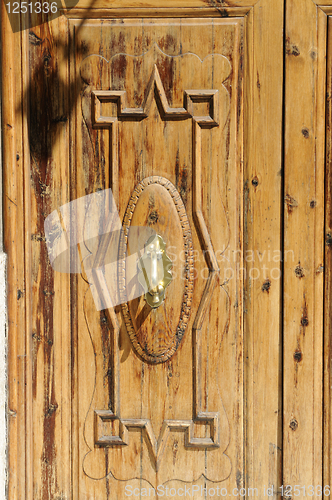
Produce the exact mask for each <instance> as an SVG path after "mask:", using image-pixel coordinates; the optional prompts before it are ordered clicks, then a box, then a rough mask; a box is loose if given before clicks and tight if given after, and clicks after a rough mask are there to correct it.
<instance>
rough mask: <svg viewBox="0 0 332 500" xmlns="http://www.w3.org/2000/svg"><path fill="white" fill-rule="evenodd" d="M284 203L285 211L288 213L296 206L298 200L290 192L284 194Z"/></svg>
mask: <svg viewBox="0 0 332 500" xmlns="http://www.w3.org/2000/svg"><path fill="white" fill-rule="evenodd" d="M285 203H286V205H287V212H288V213H289V214H291V213H292V212H293V210H294V208H296V207H297V206H298V202H297V201H296V199H295V198H293V197H292V196H291V195H290V194H286V196H285Z"/></svg>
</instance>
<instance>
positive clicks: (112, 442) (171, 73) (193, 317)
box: [4, 0, 283, 500]
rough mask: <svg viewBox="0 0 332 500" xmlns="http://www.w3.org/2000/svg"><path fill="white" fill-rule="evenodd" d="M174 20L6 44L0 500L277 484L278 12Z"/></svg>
mask: <svg viewBox="0 0 332 500" xmlns="http://www.w3.org/2000/svg"><path fill="white" fill-rule="evenodd" d="M122 3H123V2H122ZM178 3H179V2H169V1H165V2H138V4H137V5H136V4H135V3H132V2H125V5H123V4H120V3H119V2H115V3H114V5H112V8H109V6H108V5H106V4H105V5H104V4H103V2H99V3H98V2H97V3H96V4H94V5H93V7H92V9H91V8H90V7H91V6H88V5H86V4H84V2H82V4H78V6H76V7H73V8H72V9H67V10H66V9H65V10H64V11H63V15H61V16H60V17H58V18H56V19H54V20H52V21H49V22H48V23H44V24H39V25H36V24H38V23H35V25H34V26H33V27H32V28H31V29H30V31H29V35H28V31H22V33H21V34H19V35H20V38H19V37H18V34H17V33H16V34H11V35H10V36H9V35H8V34H7V40H9V41H8V47H7V46H5V48H4V53H5V54H7V55H8V54H12V55H15V54H17V51H18V50H19V48H20V51H21V52H20V54H21V56H20V63H19V64H20V65H19V69H17V70H16V74H20V75H21V76H20V77H21V79H20V82H21V84H20V85H21V86H20V87H19V89H18V90H19V91H18V92H17V93H16V94H15V92H14V90H15V88H18V87H17V86H18V83H17V82H16V83H15V82H14V76H12V75H11V78H12V80H9V81H8V82H6V83H5V90H4V91H5V92H8V93H12V94H11V95H12V98H13V99H14V103H15V106H16V108H15V109H21V114H20V115H19V116H20V117H21V118H20V120H21V121H17V122H16V123H19V125H20V127H19V130H18V131H17V132H15V133H16V135H15V137H14V136H10V137H9V138H8V139H7V140H8V144H9V143H10V141H12V142H11V144H12V148H14V149H15V151H16V149H18V153H17V156H18V159H17V161H21V162H22V170H17V171H16V170H15V172H16V173H15V175H16V176H17V180H16V181H15V182H16V184H15V183H14V184H15V186H16V187H17V188H18V189H19V188H20V187H21V188H22V189H23V186H24V189H23V191H24V193H25V195H24V197H22V196H21V195H19V196H18V195H17V194H16V195H15V196H14V195H13V192H11V189H12V190H14V187H13V185H12V184H11V182H10V181H8V182H7V184H8V186H9V187H8V197H9V198H10V199H13V198H12V197H13V196H14V199H15V200H16V201H15V203H16V205H18V206H20V207H24V214H25V215H24V220H23V221H21V222H19V224H21V225H22V228H23V229H24V231H25V232H24V234H25V238H24V239H23V240H19V241H18V240H17V246H16V247H15V248H16V250H15V252H18V251H19V249H20V248H21V249H24V251H25V254H24V255H25V264H24V266H23V267H22V269H21V267H20V266H18V267H15V266H13V268H10V270H9V280H10V283H16V282H18V283H23V282H24V283H26V285H25V286H24V287H23V285H19V286H21V287H22V290H23V288H24V304H23V303H21V302H19V301H18V304H16V303H15V306H12V308H11V309H10V310H9V316H10V318H13V317H15V318H18V317H21V319H22V318H23V319H22V321H24V322H25V323H24V324H25V328H26V331H27V335H26V337H24V336H23V337H22V338H21V337H20V333H19V332H18V331H17V330H16V329H15V328H16V327H15V325H16V323H15V321H14V320H11V321H12V323H10V324H11V326H10V332H11V333H10V335H12V338H18V339H20V340H19V342H18V346H19V347H17V344H15V346H14V345H13V347H12V351H10V356H12V359H15V360H16V359H17V358H16V357H15V356H17V353H24V354H23V356H25V357H26V359H25V361H24V363H23V364H20V363H19V362H18V361H15V363H16V365H15V366H17V373H18V374H20V373H21V375H18V378H20V376H23V375H22V373H23V374H24V380H25V384H26V385H25V389H24V391H23V389H22V388H21V387H19V388H18V389H17V386H16V385H15V383H16V382H15V380H16V378H15V377H14V380H12V381H11V382H10V384H11V386H10V391H11V392H10V394H11V398H12V399H11V402H10V405H11V407H15V408H21V409H20V410H17V412H18V413H16V415H15V418H16V420H14V421H13V422H11V423H10V440H11V449H12V450H14V449H16V448H17V449H18V450H19V451H20V450H24V453H20V452H19V453H18V457H16V455H15V459H14V458H13V457H10V460H11V462H10V463H11V464H13V465H12V467H13V470H16V471H17V474H18V476H19V478H20V479H19V480H18V481H17V482H16V476H14V477H12V478H11V480H10V487H9V495H10V498H34V499H35V498H36V499H37V498H38V499H46V498H49V499H51V498H52V499H53V498H54V499H55V498H75V499H80V500H81V499H89V500H90V499H97V498H98V499H112V500H113V499H121V500H122V499H123V498H126V496H134V497H136V498H141V497H144V496H149V495H150V496H151V495H152V494H153V493H152V489H155V490H156V492H157V496H160V497H162V496H166V494H168V495H170V496H173V497H175V498H179V497H181V496H183V495H184V494H185V492H186V491H189V492H190V496H191V497H192V498H196V499H198V498H212V497H213V496H216V495H218V494H219V495H220V492H221V489H222V488H223V490H222V491H223V494H225V492H227V493H226V494H227V496H229V495H231V496H234V497H239V496H243V495H242V494H241V493H240V488H251V487H255V488H258V489H260V490H261V493H262V492H263V488H265V487H272V486H274V488H277V487H278V485H279V484H280V474H281V467H280V455H279V451H278V450H279V449H280V445H281V441H280V440H281V434H280V432H279V429H280V418H281V415H280V408H281V406H280V405H281V403H280V401H281V399H280V377H281V375H280V300H279V299H280V279H279V278H280V267H281V261H280V258H279V260H278V259H276V258H274V259H273V260H272V258H271V257H270V255H271V253H272V252H274V253H273V256H274V257H275V256H276V253H275V252H279V253H278V255H280V225H281V219H280V213H281V212H280V210H281V209H280V200H281V178H280V175H279V176H278V175H277V173H278V172H279V171H280V168H281V146H280V145H281V113H282V105H281V104H282V39H281V34H282V22H283V12H282V2H279V1H278V2H276V1H274V2H269V1H267V0H262V1H261V2H260V6H259V8H258V6H254V5H248V3H247V2H245V1H242V0H237V1H234V2H230V4H231V5H227V6H225V8H220V7H218V6H216V5H214V4H215V2H210V3H209V2H201V1H199V0H197V1H196V0H195V1H192V2H189V1H184V2H183V5H178ZM255 23H256V24H255ZM254 25H255V26H256V28H255V29H254ZM269 26H273V29H269ZM6 29H8V32H9V28H6ZM28 37H29V38H28ZM17 40H18V41H19V44H18V45H17V46H16V45H15V41H17ZM267 45H268V46H269V47H270V50H271V53H272V54H273V57H272V59H271V62H270V65H269V66H267V65H266V58H264V54H263V52H262V50H263V47H265V46H267ZM6 85H7V86H6ZM10 85H11V86H12V87H11V86H10ZM15 85H16V87H15ZM13 89H14V90H13ZM13 92H14V94H13ZM8 95H9V94H8ZM10 109H12V108H10ZM10 109H9V111H6V110H5V113H7V114H8V113H9V115H8V116H9V117H10ZM12 112H13V111H12ZM4 119H7V115H6V114H5V118H4ZM8 120H9V121H8V123H10V119H9V118H8ZM272 132H273V133H272ZM13 141H14V142H13ZM15 141H16V142H15ZM20 141H21V142H20ZM14 143H15V147H14ZM17 144H21V146H17ZM27 148H28V149H27ZM14 149H12V150H10V148H9V149H8V150H7V151H9V152H8V155H9V154H10V151H13V150H14ZM27 150H29V151H30V156H29V155H28V154H27ZM6 154H7V153H6ZM8 158H9V160H8V161H10V156H8ZM21 158H22V159H21ZM266 158H269V162H266ZM261 184H262V186H265V188H264V187H262V188H261ZM10 186H11V187H10ZM15 189H16V188H15ZM264 189H266V191H265V190H264ZM271 193H272V194H271ZM271 196H272V199H270V198H271ZM6 210H7V212H6V214H7V215H6V216H7V218H8V220H12V221H14V217H15V215H14V214H13V212H12V207H10V206H8V207H7V209H6ZM45 220H46V223H45ZM13 227H15V226H11V227H8V229H7V239H8V238H16V239H17V238H18V236H17V234H16V236H15V235H14V234H12V233H11V231H12V230H13ZM20 227H21V226H20ZM267 234H268V237H267V236H266V235H267ZM268 251H271V252H270V254H268ZM15 252H14V250H12V254H10V256H9V259H15V258H16V257H15V255H16V254H15V255H14V253H15ZM10 262H11V260H10ZM14 268H15V270H14ZM15 273H16V274H15ZM15 280H16V281H15ZM13 286H14V285H13ZM14 289H15V287H14ZM19 290H21V288H19ZM10 293H11V294H12V293H13V291H12V290H11V291H10ZM22 293H23V292H22ZM19 299H20V297H19ZM272 305H273V307H272ZM20 315H21V316H20ZM257 318H259V324H258V323H257ZM16 321H17V320H16ZM267 331H268V332H269V334H268V335H267V334H266V332H267ZM15 336H16V337H15ZM17 349H18V350H17ZM17 363H18V364H17ZM267 367H268V369H269V377H268V378H267V377H266V370H267ZM20 380H21V379H20ZM15 387H16V389H15ZM15 391H16V392H15ZM22 391H23V392H22ZM266 401H268V404H266ZM22 402H24V404H23V403H22ZM20 404H21V405H22V404H23V406H21V407H20ZM21 431H22V432H23V431H24V432H25V433H26V435H27V438H26V440H24V443H23V442H20V439H19V434H20V432H21ZM32 436H33V439H32ZM15 443H16V444H15ZM15 446H16V448H15ZM22 470H23V471H25V473H24V474H23V473H22V472H21V471H22ZM166 487H167V488H168V493H167V492H166ZM158 488H159V490H158ZM149 489H150V490H149ZM243 491H244V490H242V493H243Z"/></svg>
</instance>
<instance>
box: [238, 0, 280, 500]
mask: <svg viewBox="0 0 332 500" xmlns="http://www.w3.org/2000/svg"><path fill="white" fill-rule="evenodd" d="M282 30H283V2H281V1H280V2H276V1H274V0H272V1H270V0H268V1H264V2H260V3H258V4H256V6H255V7H254V8H253V10H251V11H250V13H249V14H248V19H247V25H246V50H247V53H246V54H247V65H246V87H245V104H246V108H245V116H246V120H247V126H245V127H244V133H245V142H244V148H245V149H244V151H245V179H244V186H245V198H244V202H245V206H244V232H245V235H246V236H245V247H244V251H245V256H247V258H246V259H245V268H246V281H245V309H244V310H245V326H244V328H245V376H246V379H245V384H244V387H245V404H246V408H245V415H246V430H245V432H246V443H245V453H246V460H245V464H246V486H247V487H250V488H254V487H258V488H259V487H260V486H258V485H266V487H267V486H269V487H272V485H273V487H274V498H277V491H278V490H277V488H278V487H279V486H280V484H281V446H282V432H281V422H282V420H281V419H282V415H281V409H282V402H281V384H282V365H281V356H280V349H281V329H282V309H281V302H280V297H281V265H282V264H281V254H280V251H281V228H282V224H281V220H280V216H281V196H282V170H281V163H282V162H281V154H282V100H283V95H282V94H283V56H282V52H283V31H282ZM247 251H249V253H246V252H247ZM252 255H254V258H253V257H252Z"/></svg>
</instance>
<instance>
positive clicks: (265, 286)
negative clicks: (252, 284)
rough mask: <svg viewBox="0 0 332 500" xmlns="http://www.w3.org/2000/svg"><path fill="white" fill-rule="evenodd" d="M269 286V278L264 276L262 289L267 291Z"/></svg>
mask: <svg viewBox="0 0 332 500" xmlns="http://www.w3.org/2000/svg"><path fill="white" fill-rule="evenodd" d="M270 288H271V281H270V280H269V278H266V280H265V281H264V283H263V285H262V291H263V292H267V293H269V292H270Z"/></svg>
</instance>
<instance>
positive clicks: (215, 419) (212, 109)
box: [92, 65, 220, 470]
mask: <svg viewBox="0 0 332 500" xmlns="http://www.w3.org/2000/svg"><path fill="white" fill-rule="evenodd" d="M153 99H156V101H157V104H158V106H159V110H160V113H161V116H162V119H164V120H186V119H190V118H191V119H192V134H193V142H192V143H193V218H194V224H195V226H196V230H197V233H198V236H199V240H200V243H201V247H202V250H203V253H204V258H205V261H206V264H207V267H208V269H209V275H208V279H207V280H206V285H205V288H204V291H203V294H202V297H201V301H200V304H199V307H198V310H197V313H196V316H195V320H194V324H193V372H194V374H193V386H194V387H193V392H194V415H195V418H194V419H190V420H164V422H163V425H162V429H161V432H160V435H159V438H158V440H157V439H156V436H155V434H154V432H153V429H152V426H151V422H150V420H149V419H141V418H130V419H122V418H121V417H120V414H119V413H120V412H119V410H120V408H119V407H120V405H119V394H118V384H117V383H114V387H113V405H112V410H95V445H96V446H101V447H110V446H125V445H128V444H129V435H128V432H129V431H130V430H131V429H135V428H139V429H142V431H143V432H144V433H145V436H146V439H147V443H148V446H149V449H150V453H151V455H152V457H153V460H154V464H155V468H156V470H158V468H159V466H160V463H161V459H162V455H163V452H164V450H165V447H166V444H167V439H168V436H169V433H170V432H171V431H172V430H183V431H184V432H185V446H186V447H188V448H193V447H194V448H202V449H206V448H218V447H219V446H220V443H219V427H220V422H219V413H216V412H203V411H202V399H203V388H202V386H201V383H202V382H201V377H200V376H199V367H200V364H201V361H200V355H201V342H202V339H201V330H202V326H203V322H204V318H205V315H206V312H207V310H208V307H209V305H210V302H211V298H212V294H213V291H214V289H215V287H216V285H217V282H218V278H219V267H218V261H217V257H216V254H215V252H214V249H213V246H212V242H211V238H210V235H209V231H208V228H207V225H206V223H205V220H204V216H203V212H202V185H201V178H202V165H201V163H202V161H201V150H202V145H201V143H202V132H201V131H202V128H212V127H216V126H218V125H219V108H218V91H217V90H211V89H210V90H185V91H184V99H183V101H184V107H182V108H172V107H170V106H169V103H168V100H167V97H166V94H165V90H164V87H163V84H162V81H161V78H160V75H159V71H158V68H157V66H156V65H155V66H154V69H153V71H152V74H151V77H150V80H149V84H148V87H147V91H146V94H145V99H144V102H143V106H142V107H141V108H129V107H128V106H127V100H126V91H109V90H95V91H93V92H92V123H93V127H94V128H109V129H110V134H111V140H110V143H111V144H112V152H111V156H112V170H113V173H112V176H113V180H114V179H117V137H118V129H117V126H118V121H120V120H124V119H126V120H128V119H130V120H144V119H145V118H147V117H148V116H149V113H150V109H151V105H152V101H153ZM103 103H115V104H116V105H117V113H116V116H104V115H103V113H102V104H103ZM196 103H208V114H207V115H204V116H202V115H201V114H199V113H196V107H195V104H196ZM165 181H166V182H167V180H166V179H165ZM115 198H116V194H115ZM105 244H107V242H106V243H105ZM98 278H99V280H100V290H105V289H107V286H105V283H103V280H104V277H103V273H99V274H98ZM108 317H109V320H110V322H111V324H112V326H113V331H114V350H113V352H114V358H115V359H114V360H113V371H114V377H113V380H116V379H117V376H118V369H119V368H118V367H119V361H118V354H117V349H118V347H117V346H118V344H117V338H118V335H119V324H118V320H117V317H116V314H115V312H114V309H113V308H110V309H109V310H108ZM104 422H117V423H118V424H119V433H118V435H117V434H116V433H115V434H114V435H105V434H104V431H103V428H104V425H103V424H104ZM196 422H197V423H198V422H205V423H206V425H208V426H209V427H210V437H205V438H196V437H194V424H195V423H196Z"/></svg>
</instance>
